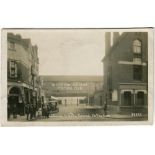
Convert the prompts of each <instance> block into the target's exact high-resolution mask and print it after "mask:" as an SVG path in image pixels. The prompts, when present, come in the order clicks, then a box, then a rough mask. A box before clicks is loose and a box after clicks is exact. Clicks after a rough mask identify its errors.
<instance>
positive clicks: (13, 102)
mask: <svg viewBox="0 0 155 155" xmlns="http://www.w3.org/2000/svg"><path fill="white" fill-rule="evenodd" d="M7 106H8V113H10V114H14V115H17V114H20V115H23V114H24V103H23V101H22V93H21V89H20V88H19V87H16V86H15V87H12V88H10V89H9V95H8V105H7Z"/></svg>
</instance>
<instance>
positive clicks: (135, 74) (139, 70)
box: [133, 65, 142, 80]
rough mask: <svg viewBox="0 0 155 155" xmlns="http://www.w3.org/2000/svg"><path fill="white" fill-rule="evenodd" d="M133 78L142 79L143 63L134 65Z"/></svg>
mask: <svg viewBox="0 0 155 155" xmlns="http://www.w3.org/2000/svg"><path fill="white" fill-rule="evenodd" d="M133 79H134V80H142V66H141V65H134V66H133Z"/></svg>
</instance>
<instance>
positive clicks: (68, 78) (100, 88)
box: [1, 28, 154, 126]
mask: <svg viewBox="0 0 155 155" xmlns="http://www.w3.org/2000/svg"><path fill="white" fill-rule="evenodd" d="M153 33H154V29H153V28H128V29H104V28H100V29H97V28H94V29H93V28H92V29H87V28H83V29H82V28H80V29H78V28H76V29H75V28H74V29H73V28H68V29H56V28H55V29H11V28H10V29H2V32H1V34H2V36H1V45H2V52H1V72H2V81H1V91H2V94H1V125H2V126H52V125H55V126H57V125H58V126H61V125H69V126H72V125H130V124H132V125H137V124H152V122H153V47H154V45H153V42H154V38H153V36H154V34H153Z"/></svg>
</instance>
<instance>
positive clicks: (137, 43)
mask: <svg viewBox="0 0 155 155" xmlns="http://www.w3.org/2000/svg"><path fill="white" fill-rule="evenodd" d="M141 50H142V43H141V41H139V40H137V39H136V40H134V41H133V52H134V53H136V54H141Z"/></svg>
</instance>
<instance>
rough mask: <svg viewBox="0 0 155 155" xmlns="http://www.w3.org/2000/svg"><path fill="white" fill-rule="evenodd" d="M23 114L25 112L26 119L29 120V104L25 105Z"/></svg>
mask: <svg viewBox="0 0 155 155" xmlns="http://www.w3.org/2000/svg"><path fill="white" fill-rule="evenodd" d="M25 112H26V119H27V120H29V115H30V105H29V104H26V105H25Z"/></svg>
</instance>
